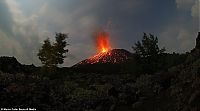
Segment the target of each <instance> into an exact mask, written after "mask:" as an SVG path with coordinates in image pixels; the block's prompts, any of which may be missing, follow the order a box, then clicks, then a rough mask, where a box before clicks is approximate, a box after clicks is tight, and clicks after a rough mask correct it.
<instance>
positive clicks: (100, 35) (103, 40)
mask: <svg viewBox="0 0 200 111" xmlns="http://www.w3.org/2000/svg"><path fill="white" fill-rule="evenodd" d="M96 46H97V51H98V53H105V52H108V51H109V50H111V46H110V42H109V34H108V33H107V32H105V31H99V32H97V33H96Z"/></svg>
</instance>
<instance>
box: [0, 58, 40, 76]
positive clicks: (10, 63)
mask: <svg viewBox="0 0 200 111" xmlns="http://www.w3.org/2000/svg"><path fill="white" fill-rule="evenodd" d="M35 69H36V67H35V66H34V65H33V64H32V65H23V64H21V63H19V62H18V61H17V59H16V58H15V57H7V56H2V57H0V71H2V72H5V73H11V74H16V73H31V72H33V71H34V70H35Z"/></svg>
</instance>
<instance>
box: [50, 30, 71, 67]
mask: <svg viewBox="0 0 200 111" xmlns="http://www.w3.org/2000/svg"><path fill="white" fill-rule="evenodd" d="M67 37H68V35H67V34H63V33H56V36H55V38H56V43H54V51H55V60H56V61H55V62H56V63H55V64H62V63H63V60H64V58H65V57H66V55H65V53H66V52H68V49H65V47H66V46H67V45H69V44H67V42H66V41H65V39H66V38H67Z"/></svg>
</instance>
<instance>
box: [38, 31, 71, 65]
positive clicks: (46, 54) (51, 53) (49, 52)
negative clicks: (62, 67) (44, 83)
mask: <svg viewBox="0 0 200 111" xmlns="http://www.w3.org/2000/svg"><path fill="white" fill-rule="evenodd" d="M55 38H56V42H55V43H53V45H52V44H51V42H50V40H49V38H47V39H46V40H44V44H43V45H42V48H41V49H39V52H38V57H39V59H40V60H41V62H42V64H44V66H45V67H56V66H57V65H58V64H62V63H63V61H64V58H65V57H66V56H65V55H64V54H65V53H67V52H68V49H65V47H66V46H67V45H68V44H67V42H66V38H68V35H67V34H63V33H56V36H55Z"/></svg>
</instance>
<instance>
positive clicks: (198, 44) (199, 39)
mask: <svg viewBox="0 0 200 111" xmlns="http://www.w3.org/2000/svg"><path fill="white" fill-rule="evenodd" d="M195 48H196V49H200V32H198V36H197V38H196V47H195Z"/></svg>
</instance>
